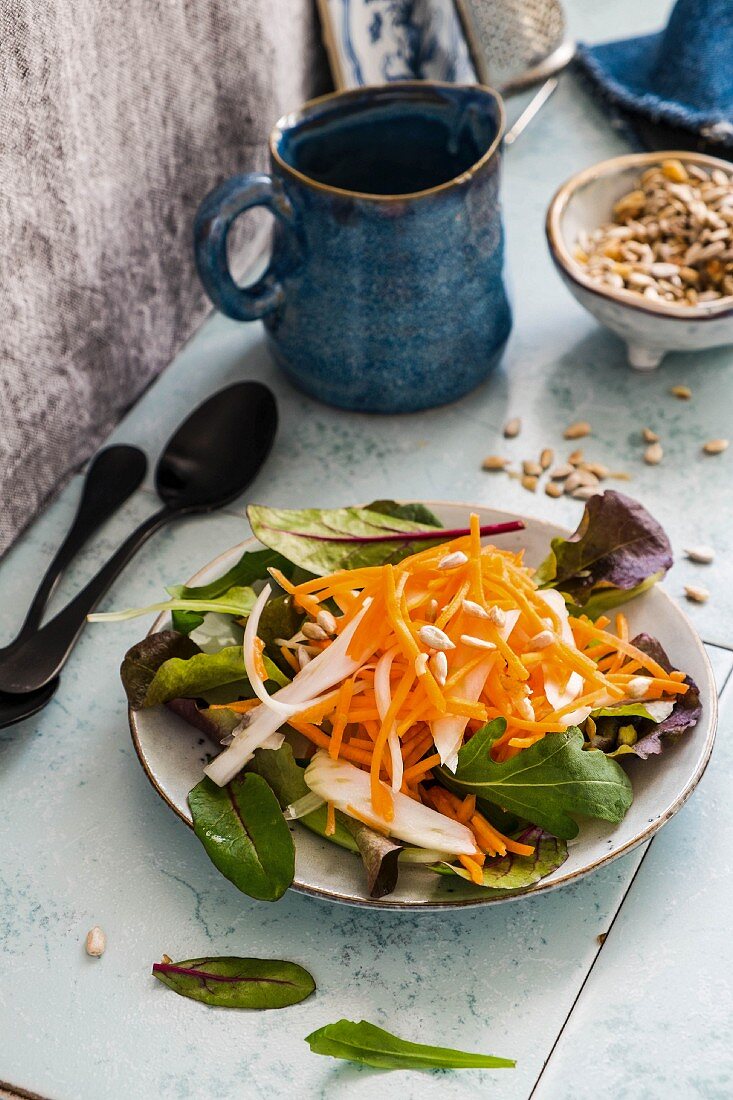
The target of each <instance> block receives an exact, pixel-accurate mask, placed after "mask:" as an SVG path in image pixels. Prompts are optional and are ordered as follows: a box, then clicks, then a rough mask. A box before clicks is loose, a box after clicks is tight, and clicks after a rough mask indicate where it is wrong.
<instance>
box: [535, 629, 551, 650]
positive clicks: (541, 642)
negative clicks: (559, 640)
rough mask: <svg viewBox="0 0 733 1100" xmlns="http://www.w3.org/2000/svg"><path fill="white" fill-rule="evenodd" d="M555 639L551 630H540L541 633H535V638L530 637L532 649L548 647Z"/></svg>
mask: <svg viewBox="0 0 733 1100" xmlns="http://www.w3.org/2000/svg"><path fill="white" fill-rule="evenodd" d="M554 641H555V635H554V634H553V633H552V631H551V630H540V632H539V634H535V636H534V638H530V639H529V648H530V649H547V647H548V645H552V643H553V642H554Z"/></svg>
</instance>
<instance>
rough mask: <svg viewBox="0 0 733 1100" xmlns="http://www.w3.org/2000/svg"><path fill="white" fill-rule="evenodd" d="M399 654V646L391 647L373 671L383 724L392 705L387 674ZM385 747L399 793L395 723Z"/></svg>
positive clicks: (400, 765)
mask: <svg viewBox="0 0 733 1100" xmlns="http://www.w3.org/2000/svg"><path fill="white" fill-rule="evenodd" d="M398 653H399V646H393V647H392V649H388V650H387V652H386V653H383V654H382V656H381V657H380V658H379V660H378V661H377V664H376V668H375V669H374V695H375V698H376V700H377V711H378V713H379V718H380V720H381V721H382V722H383V721H384V719H385V717H386V715H387V712H388V711H389V708H390V706H391V705H392V690H391V687H390V682H389V674H390V672H391V670H392V662H393V661H394V659H395V657H396V656H397V654H398ZM387 745H388V747H389V755H390V759H391V761H392V790H393V791H399V789H400V788H401V786H402V776H403V774H404V763H403V760H402V746H401V745H400V739H399V737H398V736H397V723H396V722H393V723H392V729H391V730H390V731H389V733H388V734H387Z"/></svg>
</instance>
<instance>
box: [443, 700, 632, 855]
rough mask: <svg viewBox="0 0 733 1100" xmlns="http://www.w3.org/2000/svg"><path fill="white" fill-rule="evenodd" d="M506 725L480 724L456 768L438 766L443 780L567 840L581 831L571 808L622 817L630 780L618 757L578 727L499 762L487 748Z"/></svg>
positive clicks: (498, 721) (628, 799)
mask: <svg viewBox="0 0 733 1100" xmlns="http://www.w3.org/2000/svg"><path fill="white" fill-rule="evenodd" d="M505 729H506V722H505V720H504V719H503V718H496V719H495V720H494V721H493V722H489V723H488V724H487V725H486V726H484V727H483V728H482V729H480V730H478V731H477V732H476V733H475V734H474V735H473V737H472V738H471V740H470V741H468V742H467V744H465V745H464V746H463V748H462V749H461V750H460V752H459V753H458V763H457V765H456V770H455V773H453V772H450V771H449V770H448V769H447V768H439V769H438V770H437V771H436V773H435V774H436V776H437V778H438V780H439V782H440V783H442V784H443V785H444V786H446V787H447V788H448V789H449V790H451V791H455V792H456V793H458V794H461V795H467V794H475V795H476V796H477V797H478V798H482V799H485V800H486V801H487V802H493V803H496V804H497V805H499V806H502V807H503V808H504V809H506V810H509V811H510V812H513V813H516V814H518V815H519V816H520V817H523V818H526V820H527V821H531V822H532V824H533V825H539V826H541V827H542V828H543V829H546V830H547V832H549V833H552V835H553V836H557V837H560V838H561V839H563V840H571V839H572V838H573V837H575V836H577V835H578V825H577V823H576V822H575V821H574V820H573V818H572V817H571V816H570V814H571V813H577V814H583V815H585V816H587V817H597V818H601V819H602V820H604V821H611V822H614V823H615V822H619V821H621V820H622V819H623V817H624V815H625V813H626V811H627V810H628V808H629V806H630V805H631V800H632V790H631V783H630V781H629V779H628V777H627V776H626V774H625V773H624V771H623V770H622V769H621V768H620V767H619V765H618V764H617V763H616V762H615V760H609V759H608V757H606V756H604V755H603V753H602V752H595V751H592V750H591V751H588V750H585V749H584V748H583V734H582V733H581V732H580V730H579V729H577V728H576V727H574V726H571V727H570V729H568V730H566V731H565V733H548V734H546V736H545V737H543V738H542V740H541V741H537V742H536V743H535V744H534V745H531V746H530V747H529V748H528V749H524V750H523V751H522V752H521V753H518V754H517V755H516V756H514V757H512V758H511V759H510V760H505V761H504V762H503V763H497V762H496V761H495V760H492V759H491V756H490V754H489V749H490V747H491V745H492V744H493V742H494V741H495V740H496V738H497V737H499V736H501V734H502V733H503V732H504V730H505Z"/></svg>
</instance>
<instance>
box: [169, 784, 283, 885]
mask: <svg viewBox="0 0 733 1100" xmlns="http://www.w3.org/2000/svg"><path fill="white" fill-rule="evenodd" d="M188 804H189V806H190V807H191V814H192V817H193V829H194V832H195V833H196V836H197V837H198V838H199V840H200V841H201V843H202V844H203V846H204V848H205V849H206V853H207V855H208V857H209V859H210V860H211V862H212V863H213V864H214V866H215V867H216V868H217V870H219V871H221V873H222V874H223V875H224V877H225V878H228V879H229V881H230V882H233V883H234V885H235V886H236V887H237V889H238V890H241V891H242V893H243V894H249V896H250V897H252V898H258V899H259V900H260V901H277V900H278V898H281V897H282V896H283V894H284V893H285V891H286V890H287V888H288V887H289V886H290V884H291V883H292V881H293V875H294V874H295V846H294V844H293V838H292V836H291V835H290V830H289V829H288V825H287V822H286V820H285V818H284V817H283V815H282V810H281V809H280V804H279V802H278V800H277V799H276V797H275V795H274V794H273V793H272V791H271V790H270V788H269V787H268V785H267V783H266V782H265V780H264V779H263V778H262V777H261V776H259V775H254V774H252V773H249V772H248V773H246V774H244V775H241V776H237V777H236V778H235V779H233V780H232V781H231V783H228V784H227V786H226V787H218V786H217V785H216V783H213V782H212V781H211V780H210V779H208V778H206V779H202V780H201V782H200V783H198V784H197V785H196V786H195V787H194V788H193V790H192V791H190V792H189V795H188Z"/></svg>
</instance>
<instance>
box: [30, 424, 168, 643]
mask: <svg viewBox="0 0 733 1100" xmlns="http://www.w3.org/2000/svg"><path fill="white" fill-rule="evenodd" d="M147 466H148V461H147V459H146V457H145V455H144V454H143V452H142V451H141V450H140V448H139V447H129V446H127V445H119V446H114V447H106V448H105V449H104V450H103V451H100V452H99V454H98V455H95V457H94V458H93V459H92V461H91V463H90V465H89V469H88V470H87V474H86V478H85V480H84V486H83V488H82V493H81V498H80V500H79V505H78V507H77V510H76V515H75V516H74V522H73V523H72V525H71V527H70V528H69V532H68V534H67V536H66V538H65V539H64V541H63V542H62V543H61V546H60V547H59V548H58V550H57V551H56V555H55V556H54V558H53V561H52V562H51V564H50V565H49V567H48V569H47V570H46V572H45V573H44V575H43V578H42V580H41V583H40V584H39V585H38V588H37V590H36V594H35V596H34V597H33V601H32V603H31V605H30V607H29V608H28V613H27V615H26V617H25V621H24V622H23V625H22V626H21V628H20V630H19V631H18V634H17V636H16V638H15V640H14V641H13V642H12V643H11V645H13V646H15V645H17V643H18V642H21V641H23V640H24V639H25V638H27V637H28V636H29V635H30V634H33V633H34V632H35V631H36V630H37V629H38V627H39V625H40V623H41V619H42V618H43V612H44V611H45V609H46V605H47V604H48V601H49V600H50V598H51V595H52V594H53V591H54V589H55V588H56V585H57V584H58V581H59V579H60V577H61V575H62V573H63V572H64V571H65V570H66V569H67V567H68V566H69V564H70V563H71V561H72V560H73V559H74V558H75V557H76V555H77V554H78V553H79V551H80V550H81V548H82V547H83V546H84V544H85V543H86V542H87V540H88V539H89V538H91V536H92V535H93V534H94V532H95V531H97V530H98V529H99V528H100V527H101V526H102V524H103V523H104V522H105V521H106V520H108V519H109V517H110V516H111V515H113V514H114V513H115V512H116V511H117V509H118V508H119V507H120V506H121V505H122V504H124V503H125V501H126V500H127V498H128V497H129V496H131V494H132V493H134V492H135V490H136V489H137V488H138V486H139V485H140V483H141V482H142V479H143V478H144V477H145V471H146V470H147Z"/></svg>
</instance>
